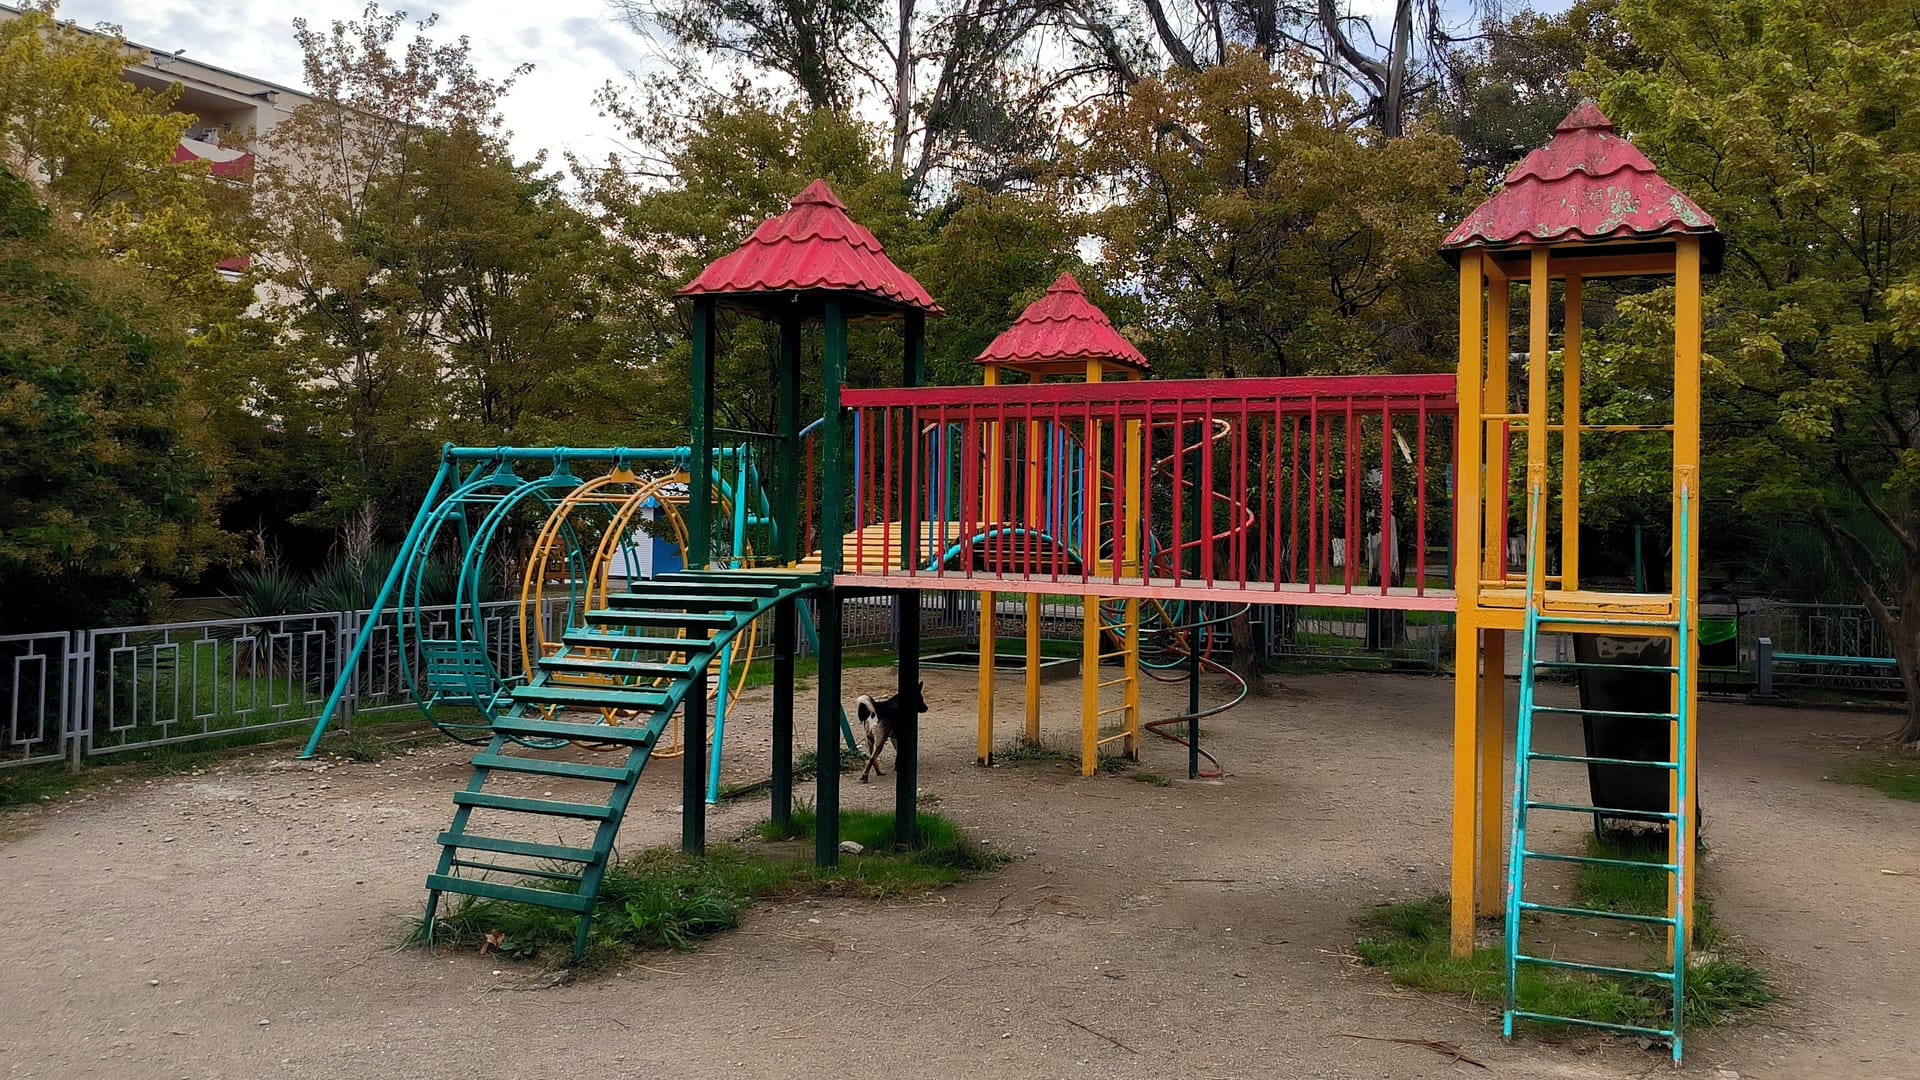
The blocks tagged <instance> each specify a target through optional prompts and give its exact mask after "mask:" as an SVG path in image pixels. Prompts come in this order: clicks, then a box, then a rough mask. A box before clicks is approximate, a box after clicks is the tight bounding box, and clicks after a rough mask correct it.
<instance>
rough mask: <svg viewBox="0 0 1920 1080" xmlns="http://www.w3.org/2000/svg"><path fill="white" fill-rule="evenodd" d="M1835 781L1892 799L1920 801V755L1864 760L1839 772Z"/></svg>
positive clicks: (1905, 754) (1907, 754) (1835, 775)
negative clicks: (1876, 792)
mask: <svg viewBox="0 0 1920 1080" xmlns="http://www.w3.org/2000/svg"><path fill="white" fill-rule="evenodd" d="M1833 778H1834V779H1835V780H1838V781H1840V782H1841V783H1843V784H1860V785H1863V786H1865V787H1870V788H1872V789H1874V790H1875V791H1878V792H1879V793H1880V794H1882V795H1885V796H1886V797H1887V798H1889V799H1906V800H1907V801H1909V802H1920V754H1910V753H1903V754H1898V755H1895V756H1893V757H1886V758H1879V759H1876V760H1873V761H1863V762H1860V763H1859V764H1856V765H1852V766H1849V767H1848V768H1846V769H1843V770H1841V771H1840V772H1838V773H1835V774H1834V777H1833Z"/></svg>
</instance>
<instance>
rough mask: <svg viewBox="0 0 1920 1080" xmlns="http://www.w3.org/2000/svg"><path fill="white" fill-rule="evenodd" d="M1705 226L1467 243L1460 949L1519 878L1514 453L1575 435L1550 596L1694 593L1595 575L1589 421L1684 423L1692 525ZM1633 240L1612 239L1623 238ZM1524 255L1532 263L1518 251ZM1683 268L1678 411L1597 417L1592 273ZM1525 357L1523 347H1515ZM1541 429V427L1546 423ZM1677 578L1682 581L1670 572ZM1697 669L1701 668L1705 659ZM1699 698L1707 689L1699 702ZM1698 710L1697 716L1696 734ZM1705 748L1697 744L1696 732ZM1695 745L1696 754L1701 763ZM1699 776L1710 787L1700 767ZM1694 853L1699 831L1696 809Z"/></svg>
mask: <svg viewBox="0 0 1920 1080" xmlns="http://www.w3.org/2000/svg"><path fill="white" fill-rule="evenodd" d="M1701 243H1702V242H1701V238H1700V237H1697V236H1681V237H1678V238H1676V239H1673V240H1671V241H1670V242H1669V243H1668V244H1667V245H1666V249H1667V250H1665V251H1664V252H1648V251H1646V250H1645V247H1646V245H1644V244H1631V245H1629V244H1614V245H1608V244H1590V243H1573V244H1564V245H1555V246H1551V247H1533V248H1530V249H1528V250H1526V251H1523V252H1521V253H1520V254H1519V256H1518V258H1517V259H1515V258H1513V257H1502V255H1504V253H1496V252H1493V251H1484V250H1481V251H1465V252H1462V253H1461V256H1460V372H1459V379H1460V381H1459V402H1460V422H1459V425H1458V440H1459V448H1460V450H1459V453H1460V468H1459V470H1458V476H1459V481H1458V484H1457V487H1456V491H1457V494H1456V496H1455V510H1454V513H1455V517H1456V529H1457V530H1458V533H1459V537H1458V555H1457V556H1456V558H1455V566H1454V575H1455V591H1456V593H1457V594H1458V597H1459V618H1458V623H1457V627H1456V634H1455V645H1454V648H1455V652H1454V752H1453V789H1454V797H1453V875H1452V883H1451V884H1452V888H1451V892H1452V899H1453V949H1454V952H1455V953H1458V954H1463V955H1464V954H1465V953H1466V952H1467V951H1469V950H1471V948H1472V944H1473V926H1474V917H1475V915H1476V913H1479V912H1491V911H1496V910H1498V909H1499V907H1500V906H1501V892H1502V888H1503V885H1504V882H1505V880H1506V873H1505V858H1504V843H1505V839H1506V831H1505V828H1504V824H1505V822H1504V813H1505V807H1506V805H1507V801H1508V800H1507V793H1506V789H1505V786H1504V776H1505V767H1506V758H1507V754H1506V743H1505V738H1506V731H1507V727H1506V698H1507V695H1506V685H1505V679H1506V633H1507V631H1510V630H1511V631H1518V630H1519V629H1520V628H1521V626H1522V624H1523V621H1524V616H1525V612H1524V608H1523V605H1524V602H1525V591H1526V589H1525V586H1526V582H1525V581H1524V580H1523V579H1522V578H1521V577H1519V576H1516V573H1515V568H1514V567H1513V566H1511V565H1510V564H1509V560H1508V557H1507V545H1506V532H1505V523H1506V522H1507V521H1508V520H1509V519H1508V515H1509V514H1510V513H1513V512H1514V511H1515V510H1516V509H1518V506H1520V505H1524V495H1517V494H1516V492H1515V491H1514V489H1513V487H1512V484H1511V476H1510V473H1511V470H1510V469H1509V467H1508V464H1509V463H1508V461H1507V458H1508V453H1509V449H1510V447H1511V443H1512V440H1513V438H1514V437H1515V436H1518V437H1519V438H1521V439H1523V440H1524V441H1525V444H1526V454H1527V469H1526V475H1528V476H1530V477H1539V478H1541V479H1542V480H1543V481H1544V479H1545V478H1546V477H1547V476H1548V475H1549V471H1550V469H1549V466H1550V461H1549V451H1550V449H1552V447H1551V443H1552V442H1553V441H1554V440H1553V438H1552V436H1553V435H1554V434H1555V433H1557V434H1558V435H1559V436H1560V438H1559V440H1558V442H1559V448H1558V449H1559V451H1560V460H1559V464H1560V483H1559V486H1558V490H1557V494H1558V497H1559V499H1560V507H1561V511H1560V522H1559V534H1560V545H1559V552H1560V573H1558V574H1547V573H1546V572H1545V570H1546V568H1545V566H1539V567H1536V574H1537V577H1536V580H1535V582H1534V584H1535V587H1536V589H1537V590H1539V596H1540V603H1541V608H1542V610H1543V611H1545V612H1551V613H1553V614H1555V615H1561V616H1578V615H1588V616H1619V617H1656V618H1668V619H1671V618H1674V617H1676V615H1677V612H1678V611H1679V602H1680V599H1681V598H1680V596H1678V595H1677V594H1675V593H1673V592H1671V591H1670V592H1668V593H1664V594H1652V593H1609V592H1594V591H1589V590H1583V589H1581V588H1580V587H1579V583H1580V578H1579V546H1578V545H1579V527H1580V487H1579V485H1580V437H1581V434H1582V433H1584V432H1595V431H1601V432H1618V431H1633V432H1641V433H1656V432H1662V431H1664V432H1670V433H1671V435H1672V439H1673V475H1672V492H1671V498H1672V504H1673V515H1674V534H1675V535H1676V536H1677V535H1679V533H1680V528H1679V518H1680V503H1681V499H1682V497H1683V495H1690V496H1692V497H1693V499H1694V502H1693V505H1694V506H1695V507H1698V505H1699V503H1698V490H1699V489H1698V477H1699V471H1700V280H1701ZM1610 247H1611V248H1615V249H1621V250H1615V251H1608V250H1607V249H1608V248H1610ZM1516 262H1517V263H1518V265H1516ZM1642 275H1660V276H1671V277H1672V278H1673V279H1674V294H1675V303H1674V344H1673V349H1674V382H1673V421H1672V423H1671V424H1666V425H1606V424H1602V425H1594V424H1587V423H1583V422H1582V420H1581V412H1580V396H1581V384H1580V376H1581V369H1580V348H1581V332H1580V322H1581V315H1582V312H1581V302H1582V292H1583V289H1582V283H1583V281H1584V280H1585V279H1587V278H1592V277H1604V276H1642ZM1556 281H1558V282H1562V283H1564V287H1563V290H1562V291H1563V296H1564V305H1565V308H1564V316H1563V317H1564V325H1565V330H1564V332H1563V333H1562V334H1561V338H1560V351H1561V355H1562V357H1563V361H1562V364H1561V395H1562V401H1563V402H1564V403H1565V404H1564V406H1563V408H1562V411H1561V415H1560V416H1558V417H1554V416H1551V415H1550V413H1549V407H1548V406H1549V396H1550V395H1549V379H1550V364H1551V353H1552V351H1553V350H1552V343H1551V332H1550V331H1551V315H1552V308H1551V304H1552V283H1553V282H1556ZM1514 284H1520V285H1522V286H1523V287H1524V288H1525V290H1526V301H1527V314H1528V318H1527V347H1526V351H1525V356H1526V360H1525V363H1524V370H1525V384H1526V387H1527V394H1526V402H1527V408H1526V411H1524V412H1515V411H1514V405H1513V398H1512V393H1511V391H1510V389H1509V387H1508V385H1507V383H1508V379H1507V370H1506V369H1507V367H1508V364H1507V363H1501V362H1500V359H1499V358H1501V357H1503V356H1509V357H1510V356H1511V353H1510V352H1509V347H1510V343H1509V340H1508V322H1509V314H1510V313H1509V310H1508V309H1509V304H1510V300H1511V295H1512V291H1513V290H1512V286H1513V285H1514ZM1509 362H1510V361H1509ZM1535 432H1538V433H1540V437H1539V438H1534V437H1532V436H1533V434H1534V433H1535ZM1694 520H1695V522H1696V525H1695V527H1694V528H1693V529H1692V530H1691V531H1690V534H1689V536H1688V541H1689V542H1688V543H1687V544H1685V545H1675V550H1674V552H1673V566H1672V572H1671V573H1670V574H1669V576H1668V581H1669V582H1670V583H1678V582H1684V583H1685V585H1686V587H1687V590H1688V595H1687V597H1686V600H1687V607H1688V609H1689V610H1692V609H1694V608H1695V601H1696V600H1697V599H1698V590H1699V575H1698V572H1697V567H1698V565H1699V529H1698V527H1697V522H1698V514H1697V511H1696V513H1695V518H1694ZM1670 587H1671V586H1670ZM1688 681H1689V683H1690V684H1691V683H1692V682H1693V681H1694V680H1693V678H1692V673H1689V680H1688ZM1674 704H1675V711H1676V712H1677V711H1678V709H1679V705H1680V702H1678V701H1676V702H1675V703H1674ZM1688 704H1689V706H1691V703H1688ZM1697 730H1698V725H1692V726H1690V727H1689V734H1690V735H1692V734H1693V733H1695V732H1697ZM1689 749H1691V748H1689ZM1694 760H1695V756H1694V755H1692V754H1691V753H1690V754H1689V755H1688V761H1689V763H1690V765H1691V763H1692V762H1693V761H1694ZM1687 787H1688V790H1690V791H1696V790H1698V788H1697V786H1696V784H1695V777H1694V776H1693V775H1691V774H1690V775H1689V776H1688V777H1687ZM1686 820H1687V823H1688V825H1689V828H1688V829H1687V835H1685V836H1682V837H1678V838H1676V840H1675V843H1676V844H1682V845H1685V850H1686V852H1687V854H1688V858H1687V860H1686V862H1687V864H1688V865H1693V860H1692V858H1691V854H1692V852H1693V848H1694V842H1695V838H1694V836H1693V835H1692V834H1693V829H1692V827H1691V826H1692V822H1693V818H1692V815H1688V816H1687V819H1686ZM1692 885H1693V882H1692V879H1691V878H1684V879H1683V888H1684V889H1685V893H1684V894H1683V895H1682V896H1681V897H1680V898H1679V902H1680V903H1682V904H1684V905H1687V906H1689V909H1690V905H1691V903H1692V896H1691V892H1692Z"/></svg>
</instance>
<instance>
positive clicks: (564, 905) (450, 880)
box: [427, 874, 593, 913]
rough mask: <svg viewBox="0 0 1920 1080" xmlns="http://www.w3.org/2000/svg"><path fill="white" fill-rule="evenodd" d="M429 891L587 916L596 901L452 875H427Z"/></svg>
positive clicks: (561, 893) (578, 896)
mask: <svg viewBox="0 0 1920 1080" xmlns="http://www.w3.org/2000/svg"><path fill="white" fill-rule="evenodd" d="M427 888H429V889H438V890H439V891H441V892H451V893H464V894H466V895H467V896H482V897H485V898H487V899H489V900H506V901H510V902H512V903H516V904H534V905H536V906H539V907H550V908H559V909H561V910H562V911H572V912H575V913H581V912H585V911H586V910H588V909H589V908H591V907H593V897H591V896H582V895H580V894H579V893H563V892H555V891H553V890H552V889H529V888H527V887H526V886H524V885H502V884H500V883H499V882H497V881H483V880H481V879H480V878H463V877H454V876H453V875H451V874H428V875H427Z"/></svg>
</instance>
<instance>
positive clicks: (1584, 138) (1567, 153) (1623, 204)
mask: <svg viewBox="0 0 1920 1080" xmlns="http://www.w3.org/2000/svg"><path fill="white" fill-rule="evenodd" d="M1715 231H1716V230H1715V227H1714V222H1713V218H1712V217H1711V216H1710V215H1708V214H1707V212H1706V211H1704V210H1702V209H1700V207H1699V206H1697V205H1695V203H1694V202H1693V200H1691V199H1689V198H1687V197H1686V196H1685V195H1682V194H1680V192H1679V191H1678V190H1676V189H1675V188H1674V187H1673V185H1671V184H1669V183H1667V182H1666V181H1665V180H1663V179H1661V178H1660V173H1659V171H1658V170H1656V169H1655V168H1654V167H1653V163H1652V162H1651V161H1648V160H1647V158H1646V155H1645V154H1642V153H1641V152H1640V151H1639V150H1637V149H1635V148H1634V145H1633V144H1632V143H1630V142H1628V141H1627V140H1625V139H1623V138H1621V137H1620V136H1618V135H1616V134H1614V131H1613V121H1611V120H1608V119H1607V118H1606V115H1605V114H1604V113H1602V112H1601V111H1600V109H1599V107H1598V106H1597V105H1595V104H1594V103H1593V102H1591V101H1584V102H1581V103H1580V105H1579V106H1578V107H1576V108H1575V109H1574V110H1573V111H1572V112H1571V113H1568V114H1567V118H1566V119H1565V120H1562V121H1560V126H1559V127H1557V128H1555V129H1554V134H1553V138H1552V139H1551V140H1549V141H1548V143H1547V145H1545V146H1543V147H1541V148H1540V149H1538V150H1535V151H1534V152H1533V153H1531V154H1528V155H1527V156H1526V159H1525V160H1523V161H1521V162H1520V164H1518V165H1516V166H1514V168H1513V171H1512V172H1510V173H1508V174H1507V183H1506V186H1505V187H1504V188H1502V189H1501V190H1500V191H1499V192H1498V193H1497V194H1495V195H1494V196H1493V197H1492V198H1490V199H1488V200H1487V201H1486V202H1484V203H1481V204H1480V206H1479V208H1478V209H1476V210H1474V212H1473V213H1471V214H1468V215H1467V218H1466V220H1465V221H1462V222H1461V223H1460V224H1459V226H1458V227H1457V228H1455V229H1454V230H1453V232H1452V233H1450V234H1448V236H1447V239H1446V242H1445V243H1444V244H1442V245H1441V247H1442V248H1443V249H1445V250H1457V249H1460V248H1474V247H1510V246H1533V245H1540V244H1551V243H1565V242H1568V241H1578V240H1619V239H1636V238H1653V237H1660V236H1674V235H1684V234H1696V235H1707V234H1711V233H1714V232H1715Z"/></svg>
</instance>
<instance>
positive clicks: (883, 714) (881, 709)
mask: <svg viewBox="0 0 1920 1080" xmlns="http://www.w3.org/2000/svg"><path fill="white" fill-rule="evenodd" d="M926 692H927V685H926V684H925V683H921V684H920V685H919V686H917V687H915V688H914V691H913V693H912V694H895V695H893V696H892V697H890V698H885V699H882V700H880V701H875V700H873V696H872V695H870V694H861V695H860V700H859V701H858V702H856V703H855V706H854V709H855V714H856V715H858V716H859V718H860V730H861V732H862V734H863V735H864V736H865V738H866V742H867V767H866V768H865V769H862V770H860V782H861V783H863V784H864V783H866V782H867V774H868V773H869V772H872V773H878V774H879V775H881V776H885V775H887V774H886V772H885V771H884V770H882V769H881V768H880V751H882V750H884V749H886V746H887V740H888V739H893V738H894V737H895V736H897V735H899V734H900V730H901V728H902V727H904V726H905V723H906V721H907V720H909V719H911V718H912V717H913V714H914V713H916V712H926V711H927V698H926ZM894 756H895V757H896V758H897V757H899V756H900V751H899V749H898V747H897V746H896V748H895V749H894Z"/></svg>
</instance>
